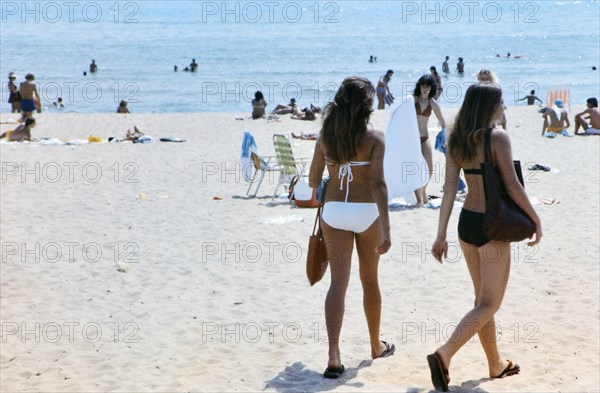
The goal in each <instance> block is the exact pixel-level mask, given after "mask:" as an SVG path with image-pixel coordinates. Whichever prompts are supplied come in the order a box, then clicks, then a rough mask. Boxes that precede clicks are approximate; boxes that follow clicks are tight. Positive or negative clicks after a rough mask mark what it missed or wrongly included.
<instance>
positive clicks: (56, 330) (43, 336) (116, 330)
mask: <svg viewBox="0 0 600 393" xmlns="http://www.w3.org/2000/svg"><path fill="white" fill-rule="evenodd" d="M1 326H2V343H3V344H6V343H7V342H9V341H11V340H18V341H19V342H21V343H23V344H24V343H27V342H34V343H40V342H46V343H51V344H54V343H57V342H69V343H74V342H77V341H85V342H87V343H97V342H98V341H100V340H101V339H102V338H103V337H104V341H103V342H114V343H119V342H122V343H126V344H132V343H138V342H139V341H140V340H139V338H137V337H136V335H137V333H138V332H139V331H140V327H139V326H138V324H137V323H135V322H126V323H122V324H120V323H118V322H111V323H109V324H102V323H99V322H86V323H80V322H54V321H52V322H45V323H41V322H29V323H27V322H21V323H18V322H2V324H1Z"/></svg>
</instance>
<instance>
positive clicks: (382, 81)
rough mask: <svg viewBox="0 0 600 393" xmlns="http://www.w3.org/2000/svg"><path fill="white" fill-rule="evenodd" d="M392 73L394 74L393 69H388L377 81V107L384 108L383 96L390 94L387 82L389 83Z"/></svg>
mask: <svg viewBox="0 0 600 393" xmlns="http://www.w3.org/2000/svg"><path fill="white" fill-rule="evenodd" d="M392 75H394V71H393V70H388V71H387V72H386V73H385V75H382V76H381V78H379V82H377V109H385V96H386V95H388V94H390V88H389V87H388V83H390V80H391V79H392Z"/></svg>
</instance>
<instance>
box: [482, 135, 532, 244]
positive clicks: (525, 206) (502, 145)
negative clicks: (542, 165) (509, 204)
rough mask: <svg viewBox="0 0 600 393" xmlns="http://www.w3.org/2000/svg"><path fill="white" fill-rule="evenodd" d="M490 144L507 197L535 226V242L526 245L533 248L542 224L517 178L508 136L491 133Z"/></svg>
mask: <svg viewBox="0 0 600 393" xmlns="http://www.w3.org/2000/svg"><path fill="white" fill-rule="evenodd" d="M491 143H492V155H493V156H494V162H496V164H497V166H498V169H499V170H500V176H501V177H502V182H503V183H504V187H506V191H507V192H508V195H509V196H510V197H511V198H512V200H513V201H514V202H515V203H516V204H517V206H519V207H520V208H521V209H522V210H523V211H524V212H525V214H527V215H528V216H529V218H531V220H532V221H533V223H534V224H535V240H534V241H531V242H529V243H528V245H529V246H534V245H536V244H538V243H539V242H540V240H541V238H542V223H541V221H540V218H539V217H538V215H537V213H536V211H535V209H534V208H533V206H532V205H531V202H529V198H528V197H527V194H526V193H525V189H524V188H523V186H522V185H521V183H520V182H519V179H518V177H517V172H516V171H515V165H514V163H513V156H512V148H511V145H510V139H509V138H508V134H507V133H506V132H503V131H494V132H492V135H491Z"/></svg>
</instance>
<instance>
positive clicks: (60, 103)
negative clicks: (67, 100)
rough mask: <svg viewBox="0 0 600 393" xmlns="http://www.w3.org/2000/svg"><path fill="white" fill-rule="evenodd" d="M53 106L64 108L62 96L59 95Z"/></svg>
mask: <svg viewBox="0 0 600 393" xmlns="http://www.w3.org/2000/svg"><path fill="white" fill-rule="evenodd" d="M52 106H53V107H55V108H58V109H62V108H64V107H65V104H63V99H62V97H58V98H57V100H56V101H54V102H53V103H52Z"/></svg>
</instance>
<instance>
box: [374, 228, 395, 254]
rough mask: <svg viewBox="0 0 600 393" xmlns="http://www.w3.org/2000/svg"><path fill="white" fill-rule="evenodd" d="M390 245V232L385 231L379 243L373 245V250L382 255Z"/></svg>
mask: <svg viewBox="0 0 600 393" xmlns="http://www.w3.org/2000/svg"><path fill="white" fill-rule="evenodd" d="M390 247H392V241H391V240H390V233H389V232H387V233H386V234H384V235H383V239H382V240H381V244H379V245H378V246H377V247H375V252H376V253H377V254H379V255H383V254H385V253H386V252H388V251H389V250H390Z"/></svg>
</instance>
